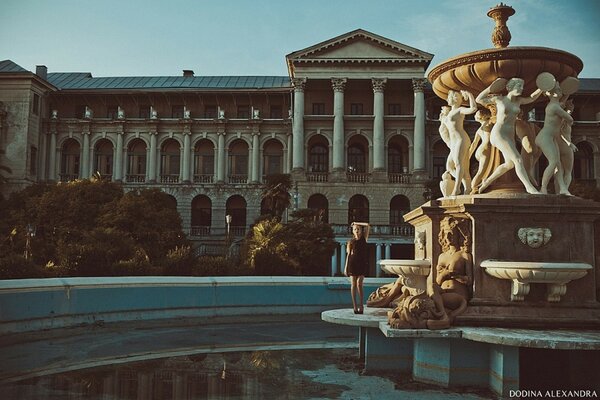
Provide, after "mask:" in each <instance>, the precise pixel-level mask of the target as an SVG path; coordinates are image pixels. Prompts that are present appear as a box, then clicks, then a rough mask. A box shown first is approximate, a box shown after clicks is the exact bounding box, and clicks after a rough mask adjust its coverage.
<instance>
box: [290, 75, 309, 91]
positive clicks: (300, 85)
mask: <svg viewBox="0 0 600 400" xmlns="http://www.w3.org/2000/svg"><path fill="white" fill-rule="evenodd" d="M292 86H293V87H294V91H296V92H304V87H305V86H306V78H292Z"/></svg>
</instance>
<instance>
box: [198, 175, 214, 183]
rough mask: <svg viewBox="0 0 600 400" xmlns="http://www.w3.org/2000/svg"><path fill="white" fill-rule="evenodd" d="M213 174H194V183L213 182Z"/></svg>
mask: <svg viewBox="0 0 600 400" xmlns="http://www.w3.org/2000/svg"><path fill="white" fill-rule="evenodd" d="M213 179H214V175H213V174H196V175H194V183H213Z"/></svg>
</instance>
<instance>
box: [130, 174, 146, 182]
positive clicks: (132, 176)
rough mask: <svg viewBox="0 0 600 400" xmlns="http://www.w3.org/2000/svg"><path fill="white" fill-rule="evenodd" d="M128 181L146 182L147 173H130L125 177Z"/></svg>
mask: <svg viewBox="0 0 600 400" xmlns="http://www.w3.org/2000/svg"><path fill="white" fill-rule="evenodd" d="M125 180H126V181H127V182H128V183H144V182H146V175H144V174H128V175H127V176H126V177H125Z"/></svg>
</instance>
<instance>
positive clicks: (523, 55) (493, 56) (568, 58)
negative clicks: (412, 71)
mask: <svg viewBox="0 0 600 400" xmlns="http://www.w3.org/2000/svg"><path fill="white" fill-rule="evenodd" d="M549 55H550V57H549ZM519 59H540V60H549V59H550V60H554V61H560V62H563V63H565V64H568V65H570V66H571V67H573V69H574V70H575V71H577V74H579V73H580V72H581V71H582V70H583V61H582V60H581V59H580V58H579V57H577V56H576V55H575V54H572V53H569V52H567V51H564V50H559V49H553V48H550V47H539V46H514V47H503V48H499V49H496V48H490V49H483V50H477V51H472V52H470V53H464V54H460V55H458V56H455V57H452V58H449V59H447V60H445V61H443V62H441V63H440V64H438V65H436V66H435V67H434V68H433V69H432V70H431V71H430V72H429V73H428V74H427V79H428V80H429V82H430V83H431V84H434V82H435V81H436V80H437V79H438V78H439V77H440V76H442V74H444V73H446V72H448V71H451V70H453V69H455V68H458V67H461V66H465V65H471V64H477V63H480V62H488V61H499V60H519ZM503 78H512V77H503Z"/></svg>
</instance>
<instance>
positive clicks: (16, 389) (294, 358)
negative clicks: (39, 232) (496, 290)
mask: <svg viewBox="0 0 600 400" xmlns="http://www.w3.org/2000/svg"><path fill="white" fill-rule="evenodd" d="M361 369H362V363H361V362H360V361H359V360H358V358H357V355H356V349H319V350H279V351H254V352H235V353H210V354H196V355H189V356H181V357H171V358H165V359H155V360H150V361H144V362H136V363H129V364H115V365H112V366H104V367H99V368H90V369H85V370H79V371H72V372H67V373H60V374H55V375H48V376H43V377H38V378H32V379H27V380H23V381H19V382H14V383H11V384H8V385H5V386H3V387H0V393H2V396H3V398H6V399H22V400H30V399H31V400H33V399H35V400H38V399H47V400H58V399H61V400H62V399H86V400H87V399H93V400H96V399H97V400H100V399H102V400H130V399H131V400H137V399H157V400H158V399H161V400H162V399H165V400H171V399H172V400H179V399H187V400H196V399H294V400H295V399H372V398H375V399H378V400H386V399H398V398H405V399H457V400H458V399H472V400H477V399H484V398H489V396H490V395H489V394H487V393H486V392H485V391H479V392H472V393H464V391H463V393H456V392H455V393H452V392H447V391H440V390H439V389H437V388H434V387H431V386H428V385H422V384H416V383H412V382H410V381H409V380H408V379H406V378H405V379H402V378H400V377H397V376H393V375H389V376H367V375H361V374H360V371H361ZM481 396H486V397H481Z"/></svg>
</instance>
